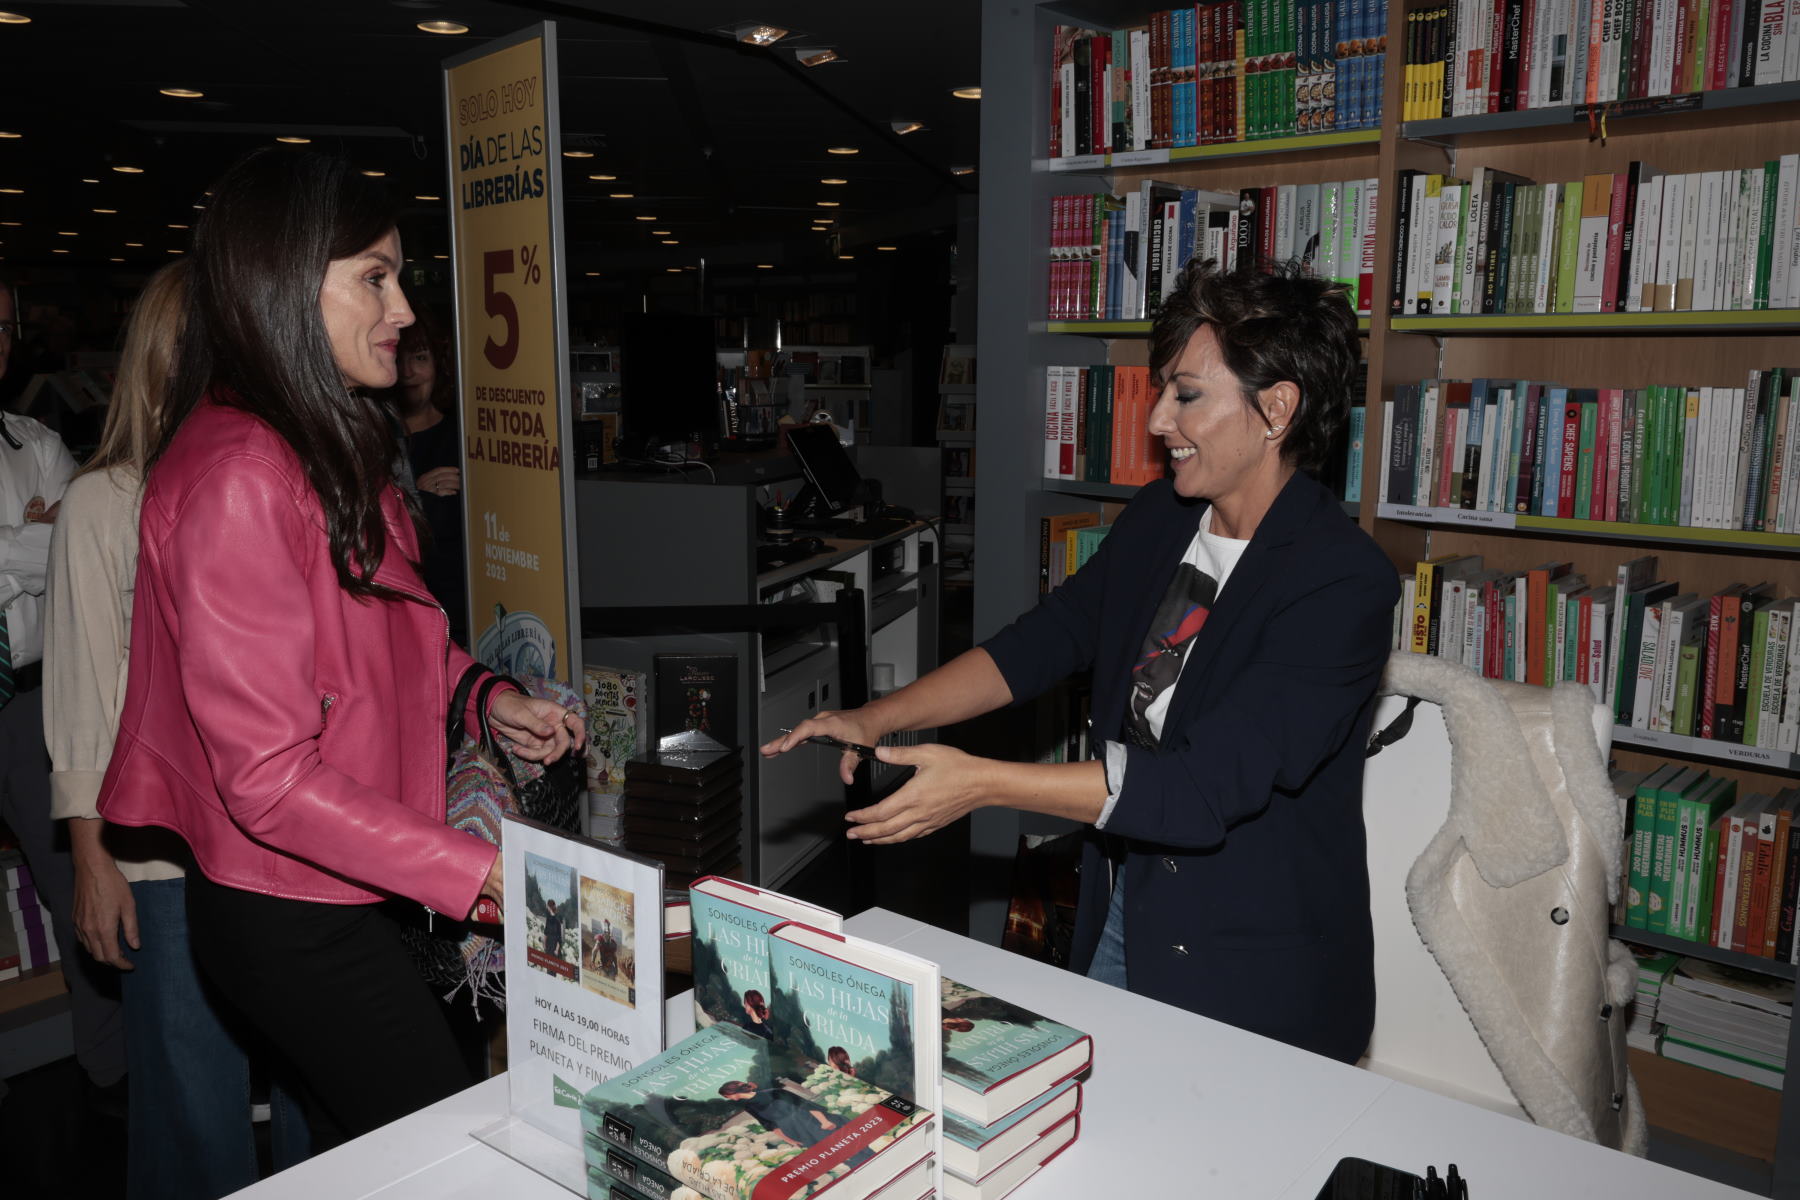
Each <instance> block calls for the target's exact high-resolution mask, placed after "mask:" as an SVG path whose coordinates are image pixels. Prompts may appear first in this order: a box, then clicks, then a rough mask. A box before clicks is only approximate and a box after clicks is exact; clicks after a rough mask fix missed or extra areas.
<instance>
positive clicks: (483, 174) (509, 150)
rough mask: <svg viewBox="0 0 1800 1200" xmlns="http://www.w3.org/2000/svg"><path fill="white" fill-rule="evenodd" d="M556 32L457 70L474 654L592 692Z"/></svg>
mask: <svg viewBox="0 0 1800 1200" xmlns="http://www.w3.org/2000/svg"><path fill="white" fill-rule="evenodd" d="M555 37H556V30H555V26H554V25H553V24H551V23H549V22H545V23H544V24H541V25H537V26H534V27H532V28H530V29H526V30H523V31H521V32H520V33H517V34H514V35H513V36H511V37H509V38H503V39H501V40H500V41H497V42H492V43H489V44H488V45H487V46H484V47H482V48H481V49H479V50H476V51H473V52H472V53H469V54H464V55H459V56H458V57H456V58H453V59H450V60H448V61H447V62H446V63H445V64H444V105H445V117H446V121H447V124H448V128H449V157H450V196H449V200H450V213H451V234H452V257H453V259H454V262H455V271H456V318H457V319H456V330H457V365H458V373H457V379H458V386H459V388H460V390H461V393H462V395H461V401H462V434H463V499H464V506H465V508H464V513H465V516H466V524H465V528H466V530H467V538H468V559H467V561H468V569H469V604H470V609H471V617H472V619H471V621H470V624H469V629H470V633H471V635H472V637H473V640H474V645H473V646H472V647H471V649H472V651H473V653H474V654H475V657H476V658H478V659H480V660H481V661H482V662H484V663H486V664H487V665H488V666H490V667H493V668H494V669H495V670H498V671H503V672H506V673H508V674H512V675H546V676H553V677H555V678H558V679H562V680H564V681H570V680H573V681H574V682H575V686H577V687H579V686H580V664H579V661H578V660H579V657H580V653H579V650H580V646H579V640H578V636H572V635H578V631H579V609H578V607H577V606H578V599H577V597H576V589H575V583H574V579H575V576H576V574H577V573H576V572H574V571H572V570H571V567H572V566H573V564H574V554H575V547H574V517H573V513H574V482H573V475H572V473H571V471H570V470H567V469H565V466H564V462H563V459H564V453H565V448H566V447H567V446H568V445H569V444H570V436H569V434H570V428H569V422H570V413H569V405H568V399H567V389H566V385H565V383H564V378H565V377H564V371H565V369H566V364H567V362H568V344H567V334H566V332H565V330H566V328H567V322H566V320H565V312H566V305H565V298H564V291H563V282H562V253H561V250H562V215H561V214H562V204H561V193H562V176H561V173H560V163H561V154H560V152H559V147H560V141H561V139H560V136H559V134H558V127H557V126H558V122H557V111H558V109H557V85H556V69H555V49H556V40H555Z"/></svg>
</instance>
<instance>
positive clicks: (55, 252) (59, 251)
mask: <svg viewBox="0 0 1800 1200" xmlns="http://www.w3.org/2000/svg"><path fill="white" fill-rule="evenodd" d="M50 253H52V254H67V253H68V251H67V250H52V251H50Z"/></svg>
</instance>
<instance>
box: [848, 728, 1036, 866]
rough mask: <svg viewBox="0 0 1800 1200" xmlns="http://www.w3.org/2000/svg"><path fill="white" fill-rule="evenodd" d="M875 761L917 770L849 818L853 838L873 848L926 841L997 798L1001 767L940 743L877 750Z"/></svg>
mask: <svg viewBox="0 0 1800 1200" xmlns="http://www.w3.org/2000/svg"><path fill="white" fill-rule="evenodd" d="M875 757H877V758H879V759H880V760H881V761H882V762H885V763H894V764H895V765H897V766H904V767H915V768H917V770H916V771H915V772H914V773H913V777H912V778H911V779H909V780H907V781H906V783H905V784H904V785H903V786H902V787H901V788H899V790H897V791H896V792H894V794H893V795H891V796H889V797H888V798H887V799H885V800H883V801H882V802H881V803H880V804H875V805H871V806H870V807H868V808H859V809H857V810H856V811H855V812H850V813H846V814H844V816H845V819H846V820H848V821H849V822H851V825H850V831H849V835H850V837H851V838H853V839H855V840H856V841H859V842H867V843H869V844H870V845H874V846H886V845H890V844H892V843H894V842H908V841H911V840H912V839H913V838H917V837H924V836H925V835H926V834H928V833H936V832H937V831H938V830H940V829H942V828H943V827H944V826H946V825H948V824H950V823H951V822H952V821H956V820H960V819H961V818H963V817H966V816H968V815H969V813H971V812H973V811H974V810H975V809H977V808H980V807H982V806H983V805H984V804H985V803H987V801H988V799H989V798H990V797H992V796H993V794H994V788H993V779H992V772H993V771H994V770H995V769H996V768H997V767H1000V765H1001V764H999V763H996V762H995V761H994V760H992V759H987V758H977V757H975V756H974V755H972V754H965V753H963V752H962V751H961V750H957V749H955V748H953V747H950V746H943V745H935V744H931V745H922V746H877V747H876V748H875Z"/></svg>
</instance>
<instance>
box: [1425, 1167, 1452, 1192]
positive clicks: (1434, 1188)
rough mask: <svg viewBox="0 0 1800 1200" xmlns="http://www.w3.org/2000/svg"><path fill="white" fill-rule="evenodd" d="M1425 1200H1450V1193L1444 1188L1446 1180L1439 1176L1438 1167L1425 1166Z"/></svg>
mask: <svg viewBox="0 0 1800 1200" xmlns="http://www.w3.org/2000/svg"><path fill="white" fill-rule="evenodd" d="M1425 1200H1449V1193H1448V1192H1446V1191H1445V1190H1444V1181H1443V1180H1441V1179H1439V1178H1438V1173H1437V1168H1436V1167H1434V1166H1428V1167H1426V1168H1425Z"/></svg>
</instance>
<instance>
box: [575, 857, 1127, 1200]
mask: <svg viewBox="0 0 1800 1200" xmlns="http://www.w3.org/2000/svg"><path fill="white" fill-rule="evenodd" d="M689 899H690V911H691V914H692V925H693V961H694V1005H695V1011H694V1018H695V1023H696V1025H698V1026H699V1029H698V1030H697V1032H696V1033H695V1034H694V1035H693V1036H691V1037H689V1038H687V1039H685V1040H684V1041H682V1042H680V1043H678V1044H677V1045H675V1046H672V1047H670V1048H669V1049H668V1050H666V1051H665V1052H664V1053H663V1054H662V1055H661V1056H659V1057H658V1058H656V1059H654V1060H652V1061H651V1062H649V1063H646V1064H644V1065H642V1066H639V1067H637V1068H635V1069H633V1070H631V1071H627V1072H626V1073H624V1074H622V1075H620V1076H617V1077H615V1078H614V1079H612V1080H609V1081H608V1082H606V1083H603V1084H601V1085H600V1086H598V1087H596V1088H594V1089H593V1090H592V1091H590V1092H589V1093H588V1094H587V1095H586V1096H585V1097H584V1098H583V1100H582V1125H583V1130H584V1134H585V1141H586V1150H587V1159H588V1168H589V1184H590V1192H591V1193H595V1194H604V1195H629V1194H630V1193H628V1192H627V1193H620V1192H619V1191H618V1190H617V1189H618V1186H619V1185H621V1184H622V1185H624V1186H625V1187H628V1188H633V1189H636V1190H637V1191H639V1192H642V1193H644V1194H647V1195H651V1196H676V1195H679V1193H678V1191H677V1189H679V1188H687V1189H691V1190H692V1191H693V1192H695V1193H698V1194H699V1195H701V1196H705V1197H707V1198H708V1200H752V1197H754V1198H755V1200H784V1198H787V1197H800V1196H806V1195H812V1194H814V1193H816V1192H818V1191H821V1190H823V1189H825V1188H831V1189H832V1194H833V1195H841V1196H844V1197H846V1198H855V1200H863V1198H866V1197H870V1196H874V1195H876V1194H879V1195H880V1196H881V1197H883V1200H889V1198H891V1200H919V1198H921V1197H924V1196H927V1195H930V1194H932V1193H934V1192H935V1193H936V1194H938V1195H941V1196H946V1197H956V1198H957V1200H999V1197H1001V1196H1004V1195H1006V1194H1007V1193H1009V1192H1010V1191H1012V1190H1013V1189H1014V1188H1016V1187H1018V1186H1019V1184H1020V1183H1023V1182H1024V1181H1025V1180H1026V1179H1027V1178H1030V1177H1031V1176H1032V1175H1033V1174H1035V1173H1036V1172H1037V1171H1038V1170H1039V1169H1041V1168H1042V1167H1043V1166H1044V1165H1045V1164H1046V1163H1048V1162H1049V1161H1050V1160H1052V1159H1053V1158H1055V1157H1056V1156H1057V1155H1058V1154H1060V1153H1061V1152H1062V1150H1064V1149H1065V1148H1067V1146H1068V1145H1070V1144H1071V1143H1072V1142H1073V1141H1074V1140H1075V1138H1076V1136H1077V1135H1078V1133H1079V1130H1080V1117H1079V1112H1080V1107H1081V1087H1080V1084H1079V1083H1078V1082H1077V1080H1076V1077H1077V1076H1078V1075H1080V1074H1081V1073H1082V1072H1083V1071H1085V1070H1086V1069H1087V1067H1088V1065H1089V1063H1090V1062H1091V1059H1092V1041H1091V1039H1090V1038H1088V1037H1087V1035H1085V1034H1082V1033H1079V1032H1078V1031H1076V1030H1074V1029H1071V1028H1069V1027H1067V1026H1064V1025H1060V1024H1057V1023H1056V1022H1054V1021H1050V1020H1048V1019H1047V1018H1044V1017H1042V1016H1040V1015H1039V1014H1037V1013H1034V1012H1031V1011H1029V1010H1026V1009H1023V1008H1021V1007H1019V1006H1017V1005H1014V1004H1011V1003H1010V1002H1007V1001H1004V1000H1001V999H999V998H997V997H994V996H991V995H988V994H986V993H984V992H979V991H976V990H975V989H973V988H969V987H966V986H964V985H962V984H959V983H956V982H955V981H954V980H949V979H943V978H942V977H941V975H940V972H939V970H938V968H937V965H936V964H935V963H931V962H927V961H925V960H923V959H919V958H916V957H914V956H912V955H909V954H905V953H903V952H901V951H898V950H894V949H892V948H890V947H886V946H882V945H879V944H876V943H873V942H869V941H866V940H864V939H860V938H856V937H853V936H851V935H848V934H845V933H843V932H842V919H841V918H840V917H839V915H838V914H837V913H835V912H832V911H830V910H829V909H825V908H821V907H819V906H817V905H812V904H807V903H805V902H804V901H800V900H796V899H794V898H792V897H788V896H783V895H781V894H779V893H775V892H770V891H767V890H766V889H762V888H756V887H752V886H750V885H747V884H741V883H737V882H734V881H731V880H725V879H718V878H707V879H701V880H697V881H695V883H694V886H693V888H692V889H691V891H690V896H689Z"/></svg>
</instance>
